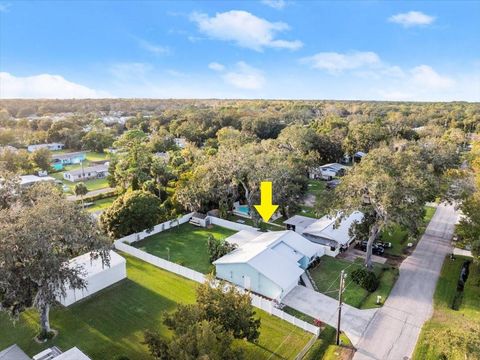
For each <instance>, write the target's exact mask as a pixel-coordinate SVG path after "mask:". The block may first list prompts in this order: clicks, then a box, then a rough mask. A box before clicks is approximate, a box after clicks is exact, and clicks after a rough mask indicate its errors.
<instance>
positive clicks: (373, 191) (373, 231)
mask: <svg viewBox="0 0 480 360" xmlns="http://www.w3.org/2000/svg"><path fill="white" fill-rule="evenodd" d="M420 151H421V150H420V149H419V148H418V147H417V146H416V145H409V146H406V147H402V148H401V149H399V150H397V151H394V150H393V149H390V148H388V147H382V148H378V149H374V150H372V151H371V152H370V153H369V154H368V156H366V157H365V158H364V159H363V160H362V162H361V163H360V164H359V165H358V166H355V167H354V168H353V169H352V170H351V171H350V172H348V173H347V175H346V176H344V177H343V178H342V182H341V184H340V185H339V186H338V187H337V188H336V189H335V203H334V208H335V210H337V211H341V212H342V213H343V214H344V215H348V214H349V213H351V212H353V211H355V210H360V211H362V212H363V213H364V214H368V217H369V219H371V226H370V227H369V231H368V234H369V235H368V244H367V254H366V259H365V265H366V266H367V267H368V268H371V267H372V260H371V256H372V245H373V242H374V241H375V240H376V239H377V237H378V235H379V234H380V232H381V231H382V229H384V228H386V227H390V226H392V225H400V226H403V227H404V228H405V229H406V230H407V231H408V232H409V234H411V235H413V236H416V235H418V229H419V227H420V226H421V225H422V223H423V217H424V205H425V203H426V202H427V201H430V200H432V199H433V197H434V196H435V194H436V189H437V184H438V182H437V181H436V179H435V176H434V174H433V169H431V166H428V164H427V163H426V162H425V161H424V160H423V158H422V156H420Z"/></svg>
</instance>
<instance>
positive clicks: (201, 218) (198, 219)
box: [190, 212, 208, 227]
mask: <svg viewBox="0 0 480 360" xmlns="http://www.w3.org/2000/svg"><path fill="white" fill-rule="evenodd" d="M190 224H192V225H195V226H201V227H207V225H208V215H206V214H202V213H199V212H194V213H193V214H192V217H191V218H190Z"/></svg>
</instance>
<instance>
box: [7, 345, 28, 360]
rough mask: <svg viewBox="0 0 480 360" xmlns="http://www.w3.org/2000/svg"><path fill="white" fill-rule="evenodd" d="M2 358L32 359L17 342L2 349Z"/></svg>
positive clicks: (11, 359) (14, 359)
mask: <svg viewBox="0 0 480 360" xmlns="http://www.w3.org/2000/svg"><path fill="white" fill-rule="evenodd" d="M0 360H32V359H31V358H30V357H28V355H27V354H25V353H24V352H23V350H22V349H20V347H19V346H18V345H17V344H14V345H12V346H9V347H8V348H6V349H5V350H2V351H0Z"/></svg>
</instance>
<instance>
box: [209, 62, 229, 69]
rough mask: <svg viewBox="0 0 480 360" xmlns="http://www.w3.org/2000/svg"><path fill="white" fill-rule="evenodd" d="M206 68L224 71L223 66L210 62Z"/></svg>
mask: <svg viewBox="0 0 480 360" xmlns="http://www.w3.org/2000/svg"><path fill="white" fill-rule="evenodd" d="M208 68H209V69H210V70H214V71H223V70H225V65H223V64H220V63H218V62H211V63H210V64H208Z"/></svg>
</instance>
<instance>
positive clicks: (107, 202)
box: [87, 196, 117, 212]
mask: <svg viewBox="0 0 480 360" xmlns="http://www.w3.org/2000/svg"><path fill="white" fill-rule="evenodd" d="M116 199H117V197H116V196H111V197H108V198H105V199H100V200H96V201H94V202H93V205H92V206H89V207H88V208H87V211H88V212H95V211H99V210H105V209H107V208H109V207H110V206H111V205H112V204H113V202H114V201H115V200H116Z"/></svg>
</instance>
